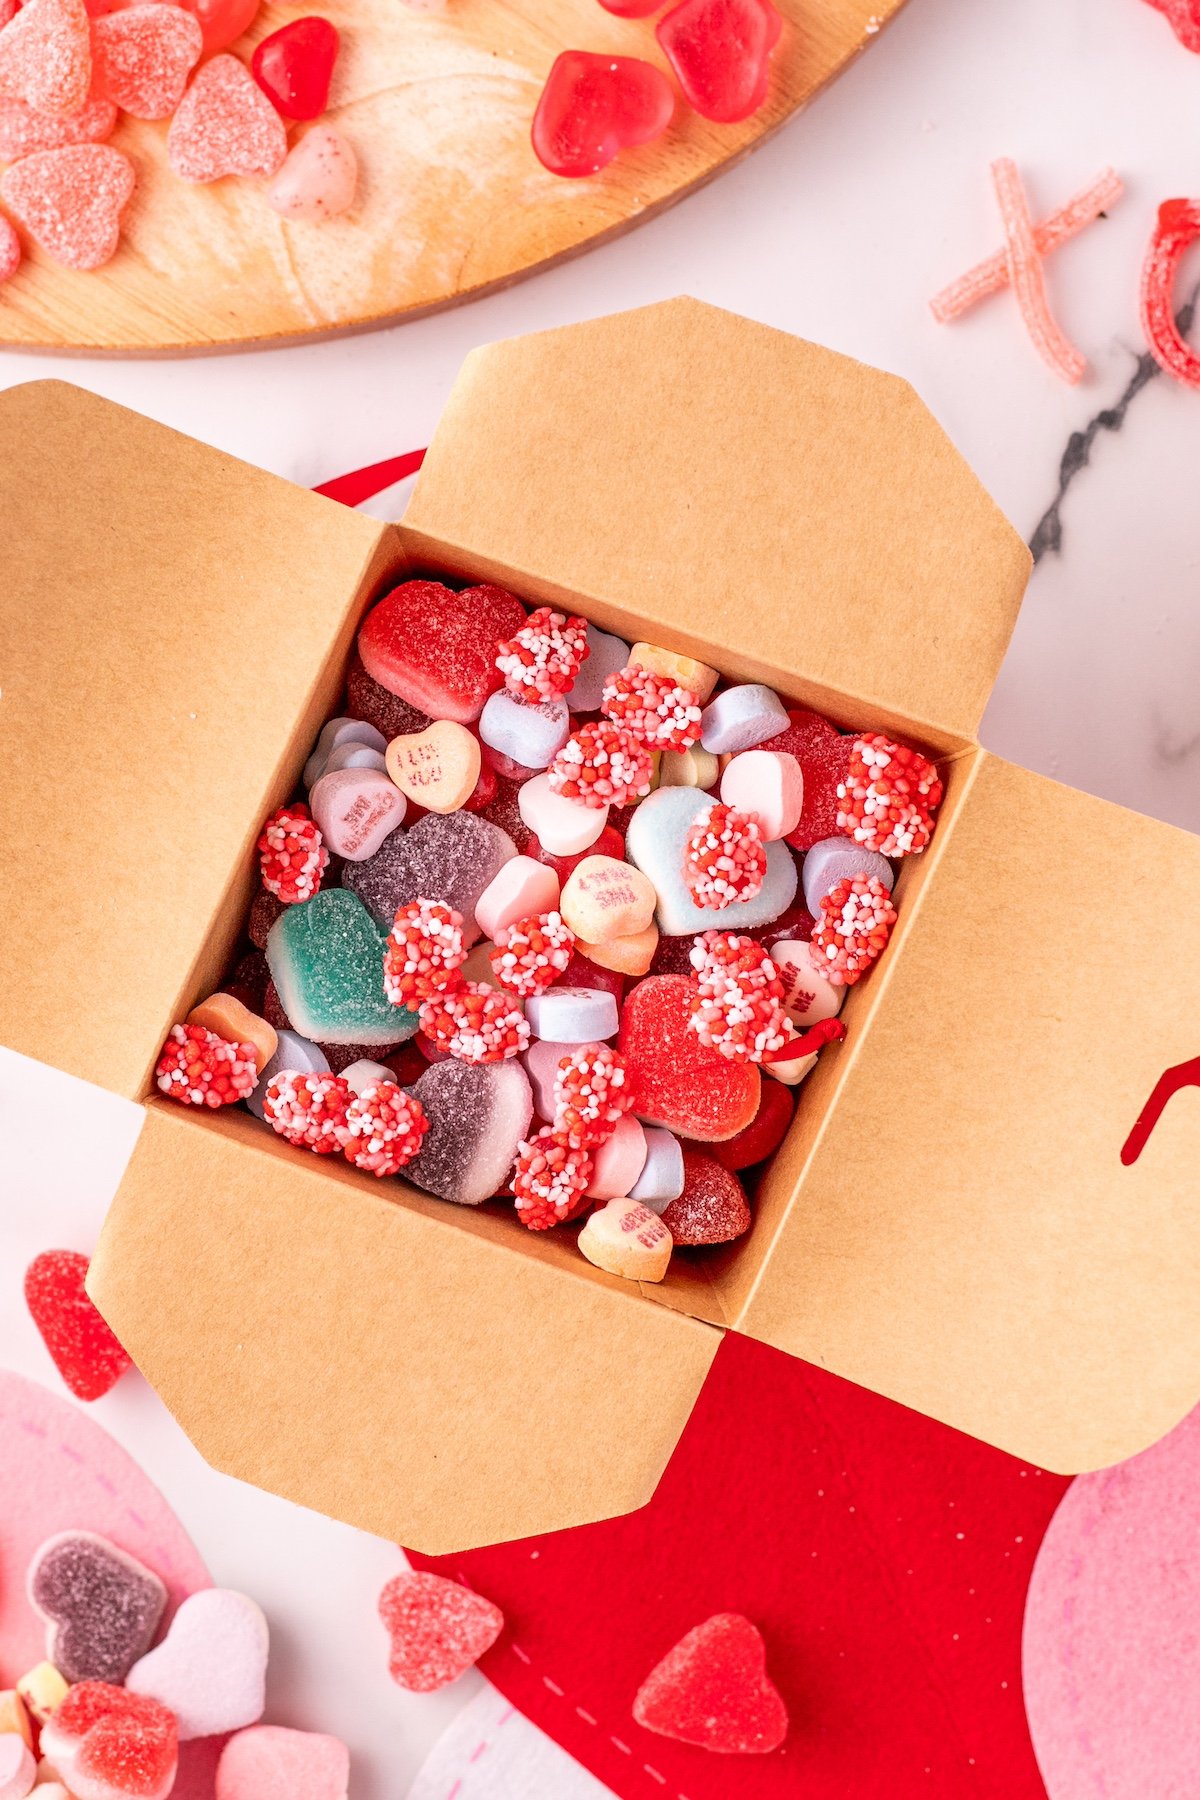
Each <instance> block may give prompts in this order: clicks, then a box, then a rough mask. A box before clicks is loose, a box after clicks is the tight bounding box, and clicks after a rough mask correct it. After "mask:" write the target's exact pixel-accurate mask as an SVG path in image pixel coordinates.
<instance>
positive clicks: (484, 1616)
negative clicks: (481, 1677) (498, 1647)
mask: <svg viewBox="0 0 1200 1800" xmlns="http://www.w3.org/2000/svg"><path fill="white" fill-rule="evenodd" d="M379 1616H380V1618H381V1619H382V1620H383V1622H384V1624H385V1625H386V1626H387V1629H388V1635H389V1636H390V1638H391V1640H392V1644H391V1651H390V1653H389V1655H388V1669H389V1671H390V1673H391V1677H392V1680H393V1681H394V1682H396V1683H397V1684H398V1685H399V1686H400V1687H402V1688H407V1689H408V1690H409V1691H410V1693H414V1694H432V1693H434V1692H435V1691H436V1690H437V1689H438V1688H443V1687H446V1686H447V1685H448V1684H449V1683H450V1682H451V1681H457V1680H458V1678H459V1676H460V1675H464V1674H465V1673H466V1671H467V1670H468V1669H470V1668H473V1667H474V1665H475V1664H476V1663H477V1662H478V1661H479V1658H480V1657H481V1656H482V1655H483V1653H484V1651H485V1650H490V1649H491V1647H492V1645H493V1644H494V1643H495V1641H496V1639H497V1638H498V1637H499V1635H500V1633H501V1632H502V1631H503V1629H504V1614H503V1613H502V1612H501V1611H500V1608H499V1607H498V1606H493V1605H492V1603H491V1601H490V1600H485V1599H484V1598H483V1595H482V1594H475V1593H472V1591H471V1589H470V1588H467V1587H463V1586H462V1585H461V1583H459V1582H457V1581H447V1580H446V1579H445V1577H444V1576H441V1575H429V1574H423V1573H422V1574H405V1575H397V1576H396V1578H395V1580H394V1581H389V1582H388V1584H387V1586H386V1587H385V1588H384V1590H383V1592H382V1594H380V1596H379Z"/></svg>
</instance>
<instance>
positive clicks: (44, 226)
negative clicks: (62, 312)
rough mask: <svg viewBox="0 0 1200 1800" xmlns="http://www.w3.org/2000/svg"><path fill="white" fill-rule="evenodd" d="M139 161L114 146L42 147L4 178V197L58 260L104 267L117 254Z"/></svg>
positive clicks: (0, 185) (0, 189)
mask: <svg viewBox="0 0 1200 1800" xmlns="http://www.w3.org/2000/svg"><path fill="white" fill-rule="evenodd" d="M135 180H136V177H135V175H134V169H133V164H132V163H131V162H130V160H129V158H128V157H127V156H125V155H124V154H123V153H122V152H121V151H120V150H114V149H113V148H112V147H111V146H110V145H108V144H68V145H66V146H64V147H63V148H62V149H61V150H39V151H37V152H36V153H35V154H34V155H33V156H27V157H25V158H24V159H23V160H22V161H21V162H18V163H13V165H12V167H11V168H9V169H6V170H5V172H4V174H3V176H2V177H0V199H3V201H4V204H5V205H6V206H7V208H8V210H9V212H10V213H11V214H12V216H13V218H14V219H15V220H16V222H17V224H18V225H20V226H22V227H23V228H24V229H25V230H26V231H27V232H28V233H29V235H30V237H31V238H32V239H33V241H34V243H35V244H37V245H38V246H39V247H40V248H41V249H42V250H44V251H45V252H46V255H47V256H48V257H50V258H51V260H52V261H53V262H56V263H61V264H62V266H63V268H65V269H99V268H102V267H103V265H104V264H105V263H106V262H108V261H109V260H110V259H111V258H112V257H113V256H114V255H115V254H116V249H117V245H118V243H119V242H120V238H121V214H122V212H123V211H124V209H125V207H126V206H127V205H128V204H129V201H130V199H131V198H132V196H133V189H134V185H135Z"/></svg>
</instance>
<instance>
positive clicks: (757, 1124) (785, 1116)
mask: <svg viewBox="0 0 1200 1800" xmlns="http://www.w3.org/2000/svg"><path fill="white" fill-rule="evenodd" d="M795 1109H796V1096H795V1092H794V1090H793V1089H792V1088H790V1087H785V1086H784V1084H783V1082H781V1081H764V1082H763V1084H762V1097H761V1099H760V1100H759V1103H758V1111H757V1112H756V1113H755V1115H754V1117H753V1119H752V1120H751V1121H750V1123H749V1125H747V1127H746V1129H745V1131H739V1132H738V1134H737V1136H736V1137H731V1138H726V1139H725V1141H724V1143H722V1144H712V1145H710V1146H709V1148H710V1149H711V1151H712V1154H713V1155H714V1156H715V1157H716V1159H717V1161H718V1162H719V1163H723V1164H724V1166H725V1167H726V1168H727V1169H751V1168H753V1167H754V1165H755V1163H760V1162H765V1161H766V1160H767V1158H768V1156H774V1154H775V1152H776V1150H778V1148H779V1146H780V1144H782V1142H783V1140H784V1138H785V1137H786V1136H787V1133H788V1127H789V1125H790V1124H791V1122H792V1114H793V1113H794V1112H795Z"/></svg>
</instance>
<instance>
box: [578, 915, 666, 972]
mask: <svg viewBox="0 0 1200 1800" xmlns="http://www.w3.org/2000/svg"><path fill="white" fill-rule="evenodd" d="M576 943H577V944H578V946H579V949H580V952H581V953H582V954H583V955H584V956H586V957H587V958H588V959H589V961H591V962H594V963H597V964H598V965H599V966H600V968H602V969H613V970H615V971H616V972H617V974H619V975H645V974H646V973H647V971H648V970H649V968H650V965H651V963H652V962H653V961H654V952H655V951H656V950H657V949H658V926H657V925H655V924H653V923H651V924H649V925H647V926H646V928H645V930H644V931H632V932H629V933H627V934H626V936H625V937H611V938H604V939H603V940H602V941H601V942H600V943H598V944H594V943H591V942H590V941H589V940H588V939H587V938H577V939H576Z"/></svg>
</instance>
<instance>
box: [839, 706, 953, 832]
mask: <svg viewBox="0 0 1200 1800" xmlns="http://www.w3.org/2000/svg"><path fill="white" fill-rule="evenodd" d="M837 792H838V816H837V824H838V830H839V831H842V832H845V833H846V835H847V836H848V837H852V838H853V839H854V841H855V843H856V844H862V845H864V846H865V847H866V848H867V849H868V850H876V851H878V853H879V854H880V856H911V855H913V854H914V853H915V852H916V851H918V850H923V849H924V848H925V846H926V844H927V843H928V842H929V840H930V838H931V837H932V836H933V814H934V812H935V810H936V809H937V807H938V806H940V805H941V800H942V792H943V789H942V783H941V781H940V780H939V778H938V772H937V769H936V767H935V765H934V764H933V763H931V762H930V761H929V759H928V758H927V757H924V756H922V755H921V754H920V752H919V751H917V750H910V749H909V748H908V746H907V745H906V744H894V743H893V742H892V741H891V739H890V738H885V737H883V736H881V735H880V733H879V732H877V731H873V732H869V733H867V734H866V735H864V736H863V737H857V738H855V740H854V744H853V746H852V748H851V751H850V763H849V766H848V768H847V770H846V774H845V778H844V779H843V780H842V781H841V782H840V783H839V784H838V791H837Z"/></svg>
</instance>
